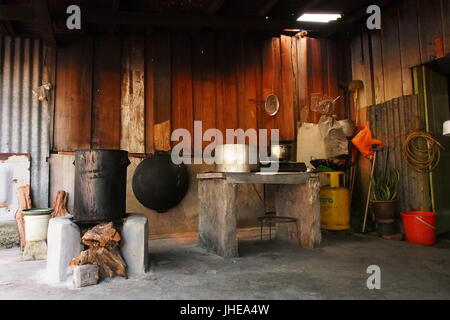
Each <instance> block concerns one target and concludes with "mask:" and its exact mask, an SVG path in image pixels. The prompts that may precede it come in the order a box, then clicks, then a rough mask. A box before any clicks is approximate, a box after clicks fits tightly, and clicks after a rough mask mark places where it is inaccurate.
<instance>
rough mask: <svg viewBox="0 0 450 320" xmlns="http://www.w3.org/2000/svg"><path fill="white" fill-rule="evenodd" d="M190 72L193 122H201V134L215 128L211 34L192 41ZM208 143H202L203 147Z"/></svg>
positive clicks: (197, 36) (213, 60)
mask: <svg viewBox="0 0 450 320" xmlns="http://www.w3.org/2000/svg"><path fill="white" fill-rule="evenodd" d="M192 47H193V52H192V71H193V97H194V120H198V121H202V126H203V132H204V131H206V130H207V129H210V128H215V127H216V79H215V48H214V37H213V35H212V34H210V33H207V34H202V35H196V36H195V37H194V39H193V46H192ZM208 144H209V142H207V141H205V142H203V146H206V145H208Z"/></svg>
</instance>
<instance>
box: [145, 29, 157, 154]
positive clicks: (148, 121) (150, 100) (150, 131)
mask: <svg viewBox="0 0 450 320" xmlns="http://www.w3.org/2000/svg"><path fill="white" fill-rule="evenodd" d="M153 49H154V44H153V38H152V36H151V35H149V36H147V37H146V38H145V75H144V77H145V81H144V87H145V88H144V89H145V107H144V109H145V152H146V153H149V154H152V153H154V152H155V134H154V128H153V127H154V124H155V94H154V91H155V83H154V77H155V60H154V52H153Z"/></svg>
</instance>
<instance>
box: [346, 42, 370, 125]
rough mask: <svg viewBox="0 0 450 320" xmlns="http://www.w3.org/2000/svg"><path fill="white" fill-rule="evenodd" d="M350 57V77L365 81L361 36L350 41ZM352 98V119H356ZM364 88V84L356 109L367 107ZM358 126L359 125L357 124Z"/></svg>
mask: <svg viewBox="0 0 450 320" xmlns="http://www.w3.org/2000/svg"><path fill="white" fill-rule="evenodd" d="M350 46H351V57H352V75H353V80H361V81H363V82H364V80H365V71H364V70H365V68H364V64H365V57H364V52H363V45H362V35H361V34H360V35H358V36H355V37H354V38H353V39H352V41H351V44H350ZM351 96H352V99H351V100H352V103H351V105H352V112H351V114H352V119H354V120H355V119H356V117H357V115H356V114H355V106H354V102H353V94H351ZM366 101H367V100H366V88H365V83H364V89H362V90H359V93H358V101H357V103H358V108H359V109H361V108H364V107H366V106H368V104H367V102H366ZM357 124H359V123H357Z"/></svg>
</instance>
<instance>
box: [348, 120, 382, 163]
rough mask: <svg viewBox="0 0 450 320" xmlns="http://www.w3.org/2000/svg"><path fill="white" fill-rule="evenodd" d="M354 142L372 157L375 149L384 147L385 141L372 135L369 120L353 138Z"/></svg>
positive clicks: (367, 155) (363, 153) (359, 148)
mask: <svg viewBox="0 0 450 320" xmlns="http://www.w3.org/2000/svg"><path fill="white" fill-rule="evenodd" d="M352 143H353V145H354V146H355V147H356V148H357V149H358V150H359V152H361V154H362V155H363V156H364V157H366V158H371V157H372V156H373V155H374V153H375V151H374V149H376V150H381V149H383V142H382V141H381V140H378V139H374V138H373V137H372V132H371V131H370V123H369V122H367V124H366V126H365V127H364V128H363V129H362V130H361V131H359V133H358V134H357V135H356V136H355V137H354V138H353V139H352Z"/></svg>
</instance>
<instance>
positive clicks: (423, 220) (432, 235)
mask: <svg viewBox="0 0 450 320" xmlns="http://www.w3.org/2000/svg"><path fill="white" fill-rule="evenodd" d="M401 215H402V218H403V227H404V228H405V234H406V240H407V241H408V242H411V243H416V244H422V245H426V246H429V245H433V244H434V243H435V242H436V215H437V213H436V212H428V211H410V212H404V213H402V214H401Z"/></svg>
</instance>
